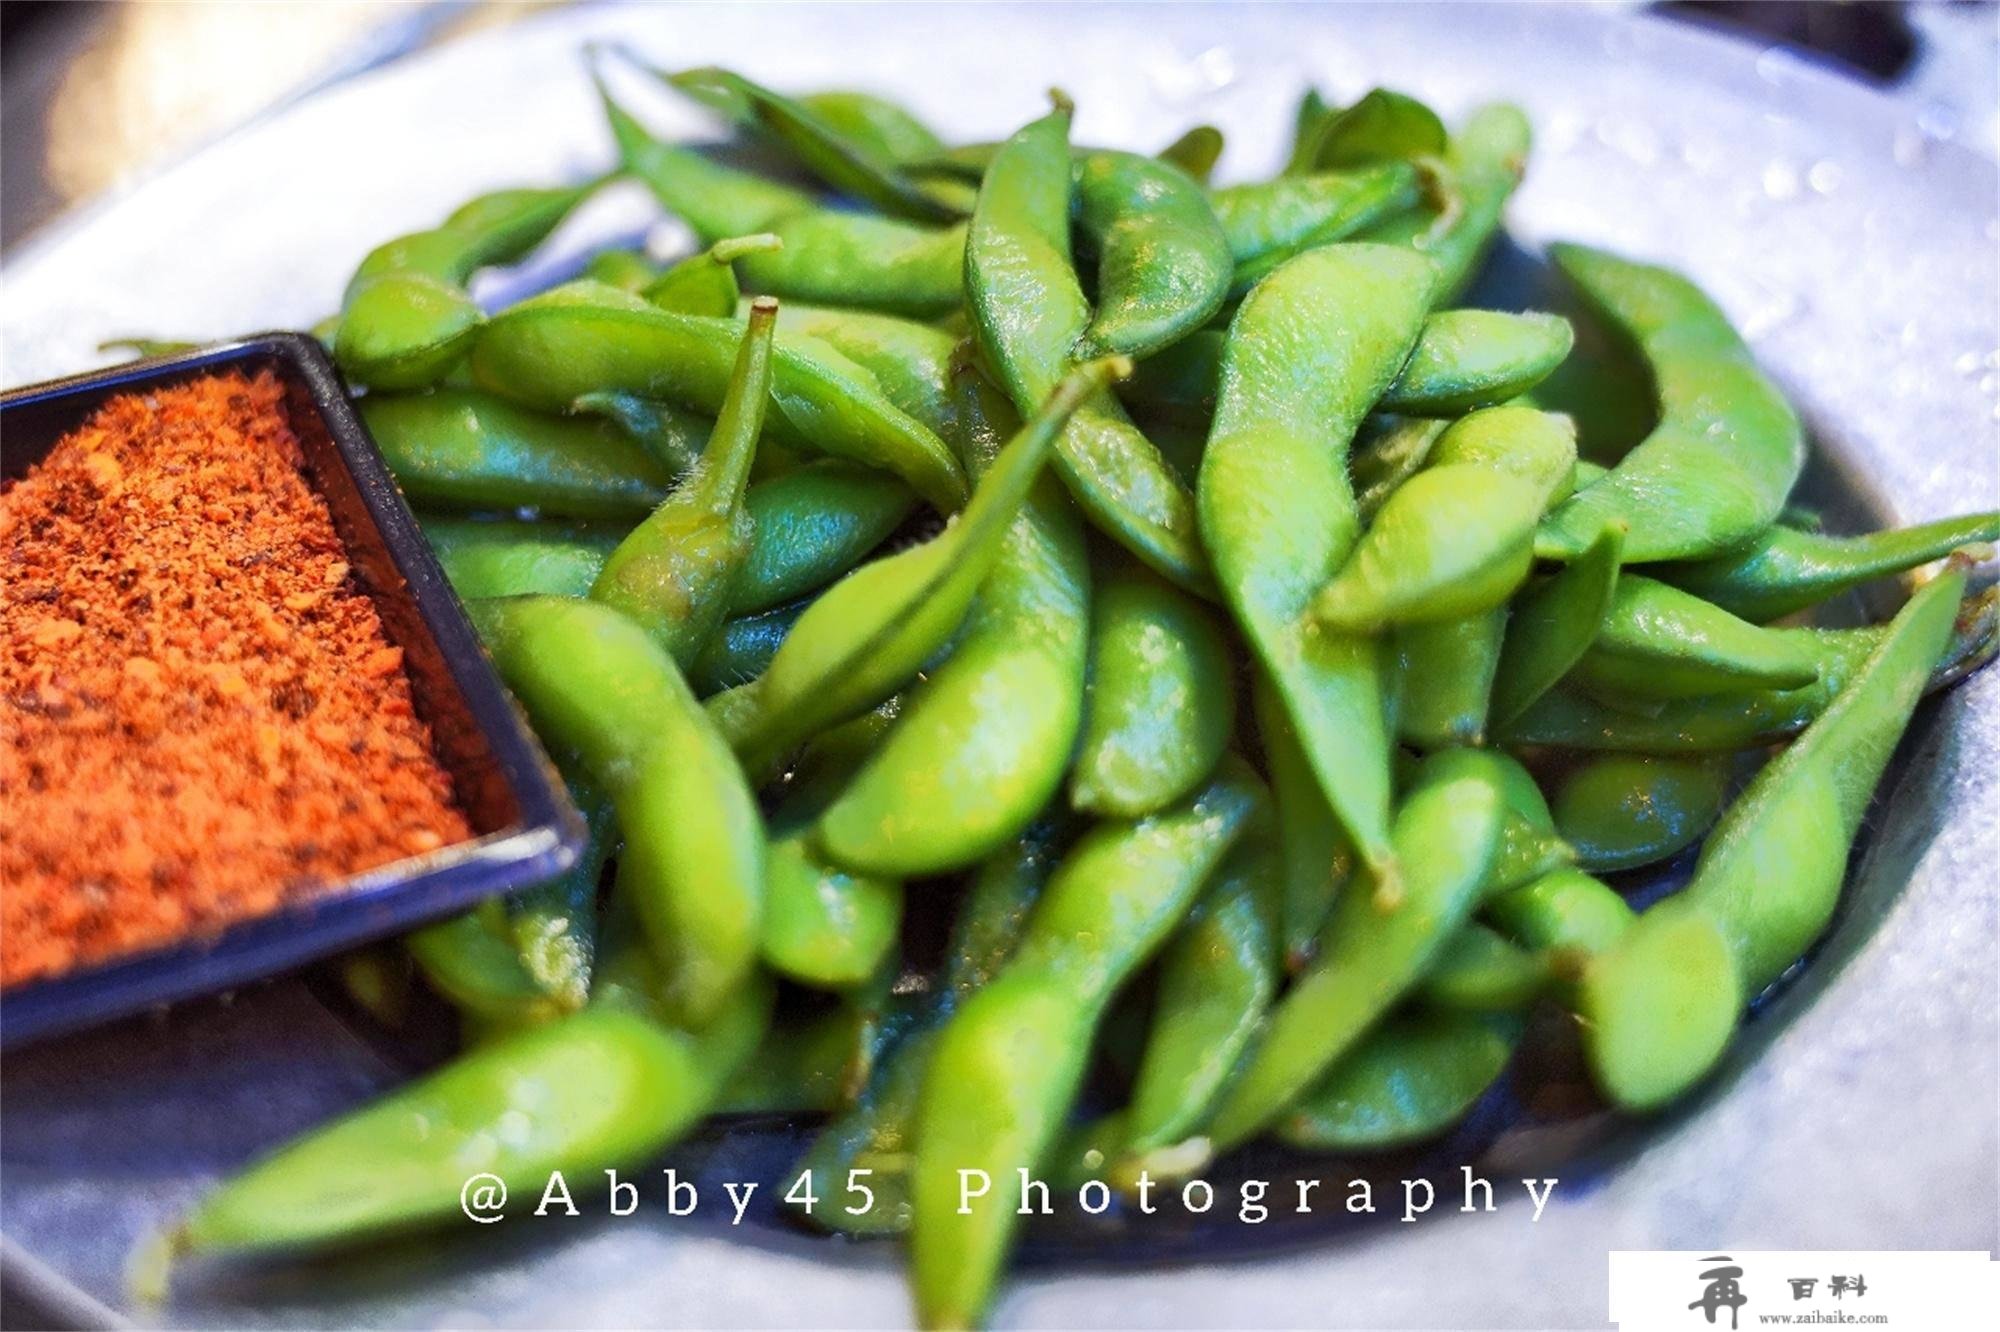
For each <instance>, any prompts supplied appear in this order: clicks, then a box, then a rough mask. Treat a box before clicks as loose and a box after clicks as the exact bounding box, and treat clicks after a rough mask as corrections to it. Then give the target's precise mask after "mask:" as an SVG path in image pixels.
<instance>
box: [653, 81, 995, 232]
mask: <svg viewBox="0 0 2000 1332" xmlns="http://www.w3.org/2000/svg"><path fill="white" fill-rule="evenodd" d="M635 63H638V64H640V65H641V67H642V68H645V69H647V70H648V71H649V72H650V73H651V74H652V75H653V76H654V77H655V78H657V79H660V80H661V81H662V82H664V83H666V84H668V85H669V86H670V87H673V88H675V89H677V90H679V91H680V92H683V93H686V94H687V95H688V96H689V97H691V98H693V99H694V100H695V101H697V102H699V103H701V104H702V105H703V106H706V107H708V108H710V109H711V110H715V111H720V112H721V113H722V114H724V115H725V116H727V117H729V118H730V119H731V120H733V121H735V122H736V123H737V124H739V125H743V126H745V127H748V128H751V129H755V130H758V131H761V132H762V133H763V134H765V135H766V136H767V137H769V138H771V139H773V140H775V141H776V142H778V143H780V144H782V145H784V147H786V148H787V149H789V150H790V151H791V153H792V155H793V156H794V157H796V158H797V159H798V160H799V163H800V164H801V165H802V166H804V167H805V168H806V170H808V171H810V172H812V173H813V174H814V175H816V176H818V177H819V178H820V179H821V180H822V181H824V182H826V184H828V185H829V186H831V187H832V188H833V189H835V190H837V191H839V192H841V193H843V194H851V195H853V196H854V197H855V198H857V199H862V200H864V201H866V202H868V203H870V204H873V205H874V206H875V207H877V208H880V209H882V210H883V211H884V212H888V213H895V214H898V215H899V216H903V217H912V218H918V219H923V220H927V221H949V220H951V219H952V218H953V217H955V216H957V213H956V211H955V210H953V209H952V208H951V207H950V206H948V205H947V204H945V203H944V202H942V201H941V200H939V199H938V198H936V197H935V196H934V195H932V194H931V193H930V192H928V191H926V190H925V189H924V188H923V187H922V184H921V183H920V182H918V181H915V180H912V179H911V178H909V177H908V176H906V175H904V174H903V172H902V171H901V170H900V169H899V168H898V167H897V165H896V163H895V162H894V161H892V160H890V159H888V158H886V157H884V156H882V155H881V154H880V153H878V152H877V151H876V149H875V145H874V144H873V143H872V142H869V141H867V140H864V139H857V138H853V137H850V136H849V135H847V134H845V133H843V132H842V131H841V130H839V129H837V128H836V127H834V126H833V125H831V124H829V123H828V122H827V121H826V120H825V119H823V118H822V117H821V116H820V114H819V113H818V112H817V111H815V110H813V109H812V108H811V107H810V106H806V105H803V104H801V103H800V102H797V101H795V100H793V99H792V98H790V97H786V96H785V95H783V94H782V93H777V92H773V91H772V90H771V89H769V88H766V87H764V86H763V85H762V84H758V83H753V82H752V81H751V80H749V79H746V78H744V77H743V76H742V75H740V74H737V73H734V72H732V71H730V70H726V69H720V68H717V67H715V66H706V67H703V68H700V69H686V70H681V71H680V72H678V73H668V72H667V71H665V70H662V69H658V68H655V67H653V66H650V65H646V64H645V62H643V61H635Z"/></svg>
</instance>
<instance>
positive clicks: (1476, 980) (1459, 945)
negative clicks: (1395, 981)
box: [1415, 920, 1559, 1013]
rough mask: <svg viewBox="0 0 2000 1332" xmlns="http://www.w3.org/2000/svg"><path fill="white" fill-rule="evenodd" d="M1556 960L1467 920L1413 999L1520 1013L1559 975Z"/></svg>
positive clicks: (1443, 1005)
mask: <svg viewBox="0 0 2000 1332" xmlns="http://www.w3.org/2000/svg"><path fill="white" fill-rule="evenodd" d="M1558 966H1559V964H1558V962H1557V961H1556V959H1554V958H1552V957H1551V956H1550V955H1549V954H1547V953H1542V952H1535V951H1531V950H1529V949H1526V948H1523V947H1522V946H1521V945H1519V944H1517V943H1514V942H1513V941H1511V940H1509V939H1507V938H1505V937H1504V936H1502V935H1500V934H1498V933H1496V932H1494V931H1493V930H1492V929H1490V928H1488V927H1487V926H1485V925H1482V924H1480V923H1479V922H1478V921H1476V920H1475V921H1468V922H1467V923H1466V924H1464V925H1461V926H1460V927H1459V930H1458V933H1456V934H1454V935H1452V936H1451V938H1450V939H1449V940H1447V941H1446V943H1445V946H1444V948H1443V949H1442V950H1441V951H1440V952H1439V953H1438V956H1437V960H1436V961H1435V962H1433V963H1432V964H1431V969H1430V970H1429V971H1428V972H1426V973H1425V975H1424V978H1423V980H1422V981H1420V982H1419V983H1418V984H1417V988H1416V992H1415V997H1416V999H1417V1000H1418V1001H1419V1002H1421V1003H1424V1004H1427V1005H1430V1006H1431V1007H1433V1008H1450V1009H1457V1010H1460V1011H1463V1012H1468V1013H1518V1012H1520V1011H1522V1010H1523V1009H1525V1008H1527V1007H1528V1005H1530V1004H1532V1003H1533V1002H1534V1001H1535V999H1536V998H1537V997H1538V996H1540V995H1541V993H1542V992H1543V991H1544V990H1546V989H1547V988H1548V986H1549V984H1550V982H1551V981H1553V980H1554V979H1555V976H1556V973H1557V969H1558Z"/></svg>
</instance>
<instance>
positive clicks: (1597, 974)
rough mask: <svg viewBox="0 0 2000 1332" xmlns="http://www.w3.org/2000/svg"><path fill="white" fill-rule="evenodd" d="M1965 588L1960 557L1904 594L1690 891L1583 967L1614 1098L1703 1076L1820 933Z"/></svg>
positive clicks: (1753, 787) (1590, 1024) (1737, 808)
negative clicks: (1750, 1004)
mask: <svg viewBox="0 0 2000 1332" xmlns="http://www.w3.org/2000/svg"><path fill="white" fill-rule="evenodd" d="M1964 588H1965V575H1964V573H1963V572H1962V571H1960V570H1958V569H1952V570H1948V571H1947V572H1945V573H1944V574H1942V575H1940V576H1939V577H1938V578H1936V579H1933V580H1932V581H1931V582H1930V583H1929V584H1927V585H1925V586H1924V587H1923V588H1922V589H1921V590H1920V591H1919V592H1918V593H1917V594H1916V595H1915V596H1913V597H1911V598H1910V601H1909V604H1908V605H1906V606H1904V607H1903V609H1902V611H1901V612H1900V613H1899V614H1898V615H1897V616H1896V618H1895V620H1894V621H1893V622H1891V624H1890V625H1889V626H1888V628H1887V630H1886V631H1885V633H1884V634H1883V635H1882V637H1881V640H1880V643H1879V645H1878V646H1877V647H1876V649H1875V650H1874V652H1872V653H1871V654H1870V655H1869V657H1868V659H1867V660H1866V661H1865V662H1864V663H1862V665H1861V666H1860V667H1859V669H1858V670H1857V671H1856V673H1855V675H1854V679H1853V682H1852V683H1851V684H1849V685H1848V686H1847V687H1846V688H1845V689H1843V690H1841V692H1840V693H1839V694H1838V695H1837V696H1836V697H1835V698H1834V700H1833V702H1832V703H1831V704H1829V705H1828V707H1827V709H1826V711H1825V712H1824V713H1822V714H1821V715H1820V716H1819V717H1818V718H1817V719H1816V720H1815V721H1814V722H1813V724H1812V725H1811V726H1809V727H1808V728H1807V729H1806V732H1805V734H1803V735H1802V736H1800V737H1799V739H1798V740H1797V741H1795V742H1794V743H1793V744H1792V745H1790V746H1789V747H1788V748H1787V749H1786V750H1785V751H1784V752H1783V753H1781V754H1779V755H1778V757H1776V758H1774V759H1772V760H1771V762H1770V763H1768V764H1767V765H1765V767H1764V769H1763V771H1761V772H1760V773H1758V774H1757V776H1756V778H1755V779H1753V780H1752V781H1751V783H1750V785H1749V787H1748V788H1746V789H1745V790H1744V792H1743V795H1742V796H1741V797H1740V798H1739V799H1738V800H1737V801H1736V803H1735V804H1734V805H1732V806H1730V808H1729V811H1728V812H1727V813H1726V814H1724V815H1723V817H1722V821H1721V822H1720V823H1719V824H1717V825H1716V829H1715V832H1714V833H1713V834H1712V835H1711V836H1710V837H1709V839H1708V844H1707V845H1706V846H1705V847H1703V849H1702V854H1701V859H1700V860H1699V861H1698V862H1697V863H1696V865H1695V872H1694V878H1693V879H1692V880H1691V881H1690V882H1689V884H1688V886H1687V888H1686V889H1684V890H1683V891H1682V892H1681V893H1680V894H1678V895H1677V896H1675V897H1672V898H1669V899H1667V900H1666V901H1665V902H1663V903H1661V904H1660V905H1659V906H1658V907H1656V908H1654V909H1653V910H1651V911H1648V912H1647V913H1646V914H1645V916H1643V917H1642V918H1641V919H1640V921H1639V924H1638V925H1636V926H1635V927H1634V928H1633V929H1632V931H1631V932H1630V933H1629V934H1628V935H1627V936H1626V939H1625V942H1624V943H1623V944H1622V945H1621V946H1619V947H1618V948H1615V949H1613V950H1612V951H1611V952H1610V953H1607V954H1605V955H1604V956H1603V957H1601V958H1599V959H1597V960H1596V961H1595V962H1594V963H1593V964H1592V965H1591V967H1590V968H1589V970H1588V971H1587V972H1586V973H1585V976H1584V980H1583V985H1582V987H1581V990H1580V994H1579V1003H1580V1010H1579V1011H1580V1012H1581V1014H1582V1015H1583V1018H1584V1037H1585V1039H1584V1049H1585V1052H1586V1054H1587V1055H1588V1056H1589V1058H1590V1063H1591V1071H1592V1073H1593V1074H1594V1076H1595V1077H1596V1080H1597V1083H1598V1085H1599V1086H1600V1087H1601V1088H1603V1090H1604V1092H1605V1093H1606V1095H1608V1096H1609V1097H1611V1099H1612V1100H1614V1101H1616V1102H1617V1103H1618V1104H1620V1105H1623V1106H1625V1107H1627V1108H1629V1109H1634V1110H1648V1109H1652V1108H1654V1107H1656V1106H1659V1105H1662V1104H1664V1103H1665V1102H1667V1101H1668V1100H1671V1099H1672V1098H1673V1097H1675V1096H1678V1095H1679V1094H1680V1093H1682V1092H1684V1091H1686V1090H1687V1089H1688V1087H1690V1086H1692V1085H1693V1084H1694V1083H1695V1082H1696V1081H1698V1080H1699V1079H1701V1078H1702V1077H1703V1076H1705V1075H1706V1074H1707V1073H1708V1072H1709V1070H1710V1069H1712V1068H1713V1067H1714V1066H1715V1063H1716V1061H1717V1060H1718V1059H1720V1058H1721V1056H1722V1052H1723V1049H1724V1048H1725V1046H1726V1044H1727V1042H1728V1038H1729V1036H1730V1034H1731V1033H1732V1032H1733V1030H1734V1029H1735V1025H1736V1021H1737V1019H1738V1017H1739V1016H1740V1014H1741V1011H1742V1008H1743V1005H1744V1004H1745V1003H1746V1002H1747V1001H1748V1000H1749V999H1751V998H1753V997H1755V996H1756V995H1757V994H1759V993H1761V992H1762V991H1763V990H1764V989H1765V988H1766V987H1767V986H1769V985H1770V984H1771V983H1772V982H1773V981H1775V980H1777V979H1778V977H1779V976H1781V975H1783V974H1784V972H1785V970H1786V968H1788V967H1790V966H1791V965H1792V963H1794V962H1796V961H1797V960H1798V959H1799V956H1800V955H1801V954H1802V953H1804V952H1805V951H1806V950H1807V949H1808V948H1810V947H1811V946H1812V944H1813V942H1814V941H1815V940H1816V939H1818V938H1819V936H1820V935H1821V934H1822V933H1823V932H1824V931H1825V930H1826V927H1827V924H1828V922H1829V921H1830V920H1831V919H1832V918H1833V912H1834V908H1835V906H1836V905H1837V904H1838V903H1839V900H1840V888H1841V883H1842V881H1843V880H1844V879H1845V877H1846V874H1847V857H1848V852H1849V850H1850V848H1851V846H1852V844H1853V841H1854V834H1855V832H1856V830H1857V829H1858V828H1859V826H1860V823H1861V816H1862V814H1863V813H1864V812H1865V811H1866V810H1867V808H1868V803H1869V801H1870V799H1871V798H1872V797H1873V795H1874V792H1875V787H1876V784H1877V783H1878V782H1879V781H1880V780H1881V777H1882V770H1883V769H1884V768H1885V767H1886V766H1887V765H1888V762H1889V757H1890V755H1891V754H1892V753H1894V752H1895V749H1896V744H1897V741H1898V740H1900V739H1901V737H1902V734H1903V731H1904V729H1905V728H1906V727H1907V726H1908V725H1909V720H1910V714H1911V713H1912V712H1913V711H1914V710H1915V708H1916V705H1917V700H1918V699H1919V698H1921V697H1922V695H1923V692H1924V683H1925V681H1926V680H1927V679H1928V678H1929V676H1930V674H1931V672H1932V670H1933V669H1934V668H1935V667H1936V665H1937V663H1938V661H1939V660H1940V658H1941V657H1942V656H1943V654H1944V652H1945V649H1946V646H1947V644H1948V643H1949V642H1950V639H1951V635H1952V624H1953V616H1954V612H1955V610H1956V608H1957V606H1958V600H1959V595H1960V593H1962V592H1963V591H1964ZM1696 987H1699V989H1696ZM1662 994H1665V995H1667V996H1668V998H1669V999H1670V1000H1671V1002H1667V1003H1660V1002H1658V1000H1659V999H1660V997H1661V995H1662ZM1690 1012H1692V1014H1693V1016H1692V1019H1691V1018H1690Z"/></svg>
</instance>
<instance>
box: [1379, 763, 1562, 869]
mask: <svg viewBox="0 0 2000 1332" xmlns="http://www.w3.org/2000/svg"><path fill="white" fill-rule="evenodd" d="M1407 770H1408V772H1409V773H1410V774H1411V778H1412V780H1413V781H1414V782H1418V783H1421V782H1425V781H1429V782H1440V781H1449V780H1454V779H1460V778H1463V779H1466V780H1471V781H1478V782H1482V783H1484V784H1486V785H1489V786H1492V787H1494V788H1495V789H1497V790H1498V791H1499V792H1500V793H1501V798H1502V810H1501V819H1500V843H1499V846H1498V847H1497V849H1495V851H1494V853H1493V863H1492V865H1491V866H1490V867H1489V869H1488V871H1487V876H1486V883H1485V885H1484V887H1483V890H1482V891H1484V892H1485V893H1486V894H1487V895H1488V896H1491V895H1493V894H1495V893H1500V892H1505V891H1506V890H1507V889H1510V888H1515V887H1518V886H1520V885H1521V884H1524V883H1527V882H1529V881H1531V880H1533V879H1537V878H1540V877H1541V876H1542V875H1544V874H1547V873H1548V872H1549V871H1550V870H1553V869H1556V868H1557V867H1559V866H1562V865H1568V864H1571V863H1572V862H1574V861H1575V859H1576V852H1575V850H1574V848H1572V847H1570V846H1569V845H1568V844H1567V843H1565V842H1564V841H1563V840H1562V839H1561V838H1560V837H1558V836H1556V823H1555V818H1554V816H1553V815H1552V814H1551V813H1550V810H1549V803H1548V801H1547V800H1546V799H1544V798H1543V796H1542V788H1541V787H1540V786H1538V785H1537V784H1536V783H1535V778H1534V776H1533V774H1531V773H1530V772H1529V771H1528V770H1527V769H1526V768H1524V767H1522V766H1521V761H1520V760H1519V759H1516V758H1514V757H1513V756H1512V755H1510V754H1505V753H1502V752H1500V751H1499V750H1492V749H1447V750H1442V751H1440V752H1439V753H1436V754H1433V755H1431V756H1430V757H1428V758H1426V759H1424V760H1422V761H1421V762H1415V761H1412V762H1410V763H1409V764H1408V768H1407Z"/></svg>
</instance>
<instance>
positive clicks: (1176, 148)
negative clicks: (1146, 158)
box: [1155, 125, 1223, 185]
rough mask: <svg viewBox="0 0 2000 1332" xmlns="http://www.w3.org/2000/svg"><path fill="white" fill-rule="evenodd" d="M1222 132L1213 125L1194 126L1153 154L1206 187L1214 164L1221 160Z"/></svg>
mask: <svg viewBox="0 0 2000 1332" xmlns="http://www.w3.org/2000/svg"><path fill="white" fill-rule="evenodd" d="M1222 148H1223V136H1222V131H1221V130H1219V129H1217V128H1216V127H1215V126H1213V125H1196V126H1195V127H1194V128H1193V129H1191V130H1189V131H1188V132H1187V133H1185V134H1183V135H1181V136H1180V137H1179V138H1178V139H1175V140H1174V141H1173V142H1172V143H1170V144H1168V145H1167V146H1166V147H1164V148H1162V149H1160V151H1159V152H1158V153H1156V154H1155V156H1157V157H1158V158H1159V159H1160V160H1161V161H1162V162H1169V163H1171V164H1173V165H1174V166H1177V167H1179V168H1180V169H1181V170H1182V171H1185V172H1186V173H1187V174H1188V177H1189V179H1191V180H1193V181H1194V182H1195V183H1196V184H1198V185H1206V184H1207V183H1208V178H1209V175H1210V174H1211V173H1212V172H1214V170H1215V164H1216V163H1217V162H1218V161H1220V160H1221V159H1222Z"/></svg>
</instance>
